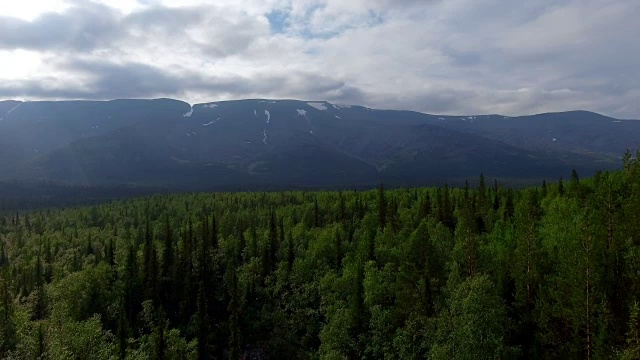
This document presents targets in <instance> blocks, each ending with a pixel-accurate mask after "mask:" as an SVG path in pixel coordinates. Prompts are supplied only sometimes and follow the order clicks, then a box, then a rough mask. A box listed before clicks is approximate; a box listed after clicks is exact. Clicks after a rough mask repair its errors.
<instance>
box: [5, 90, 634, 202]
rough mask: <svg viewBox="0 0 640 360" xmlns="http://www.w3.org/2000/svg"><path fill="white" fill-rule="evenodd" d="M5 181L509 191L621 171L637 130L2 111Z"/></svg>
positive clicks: (283, 106)
mask: <svg viewBox="0 0 640 360" xmlns="http://www.w3.org/2000/svg"><path fill="white" fill-rule="evenodd" d="M0 118H2V120H1V121H0V151H1V153H0V171H1V174H2V175H0V178H3V179H28V180H32V181H55V182H63V183H69V184H83V185H119V184H131V185H142V186H161V187H165V188H173V189H209V188H223V187H224V188H237V189H245V188H256V189H259V188H265V189H266V188H305V187H361V186H363V187H366V186H372V185H375V184H377V183H379V182H380V181H385V182H387V183H390V184H391V185H393V184H396V185H405V184H407V185H425V184H433V183H443V182H450V183H456V182H458V183H460V182H463V181H464V179H466V178H476V177H477V176H478V174H480V173H484V174H485V175H486V176H490V177H497V178H500V179H504V180H506V181H524V182H527V181H538V180H540V179H543V178H554V179H555V178H558V177H560V176H566V175H567V174H568V173H569V171H570V170H571V169H572V168H577V169H578V170H579V172H581V173H585V174H589V173H592V172H593V171H594V170H596V169H611V168H616V167H618V164H619V159H620V156H621V154H622V152H623V151H624V150H625V149H626V148H632V149H635V148H640V122H635V121H625V120H617V119H612V118H608V117H605V116H602V115H598V114H593V113H588V112H567V113H554V114H540V115H534V116H523V117H513V118H510V117H505V116H499V115H483V116H438V115H427V114H422V113H416V112H411V111H384V110H374V109H370V108H366V107H361V106H345V105H337V104H331V103H328V102H322V101H318V102H304V101H297V100H278V101H274V100H261V99H255V100H238V101H224V102H214V103H207V104H197V105H193V106H190V105H189V104H187V103H184V102H181V101H177V100H171V99H157V100H114V101H63V102H24V103H21V102H0Z"/></svg>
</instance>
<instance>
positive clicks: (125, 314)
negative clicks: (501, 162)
mask: <svg viewBox="0 0 640 360" xmlns="http://www.w3.org/2000/svg"><path fill="white" fill-rule="evenodd" d="M623 160H624V169H623V170H622V171H619V172H614V173H603V172H600V173H597V174H596V175H595V176H594V177H592V178H589V179H579V177H578V174H576V173H575V172H574V173H573V174H572V175H571V177H570V178H567V179H565V180H564V181H563V180H562V179H560V180H559V181H558V180H557V179H556V180H553V181H549V182H548V183H543V184H541V185H540V186H537V187H531V188H525V189H518V190H512V189H509V188H506V187H504V186H502V185H501V184H500V183H498V182H495V181H492V180H486V179H484V178H483V177H482V176H481V177H480V178H479V179H478V180H476V179H474V181H473V184H474V185H473V186H472V187H469V186H467V187H464V188H448V187H447V186H444V187H439V188H419V189H413V188H411V189H409V188H405V189H385V188H384V186H382V185H381V186H380V188H379V189H377V190H372V191H366V192H356V191H343V192H329V191H325V192H322V191H320V192H303V191H298V192H269V193H198V194H178V195H155V196H150V197H145V198H138V199H134V200H119V201H115V202H111V203H105V204H102V205H95V206H91V207H78V208H66V209H62V208H60V209H49V210H39V211H34V212H18V213H15V212H12V213H10V214H5V216H3V217H2V218H1V219H0V319H1V320H0V358H3V359H4V358H6V359H216V358H217V359H241V358H251V359H254V358H256V359H295V358H307V359H310V358H311V359H320V358H322V359H356V358H357V359H382V358H388V359H426V358H430V359H520V358H563V359H583V358H593V359H601V358H619V359H638V358H640V305H639V304H638V299H640V160H639V159H638V156H635V157H634V156H632V155H631V154H630V153H627V154H626V155H625V156H624V159H623Z"/></svg>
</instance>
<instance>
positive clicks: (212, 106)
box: [204, 103, 218, 109]
mask: <svg viewBox="0 0 640 360" xmlns="http://www.w3.org/2000/svg"><path fill="white" fill-rule="evenodd" d="M217 106H218V105H217V104H213V103H211V104H206V105H205V106H204V108H205V109H206V108H209V109H213V108H214V107H217Z"/></svg>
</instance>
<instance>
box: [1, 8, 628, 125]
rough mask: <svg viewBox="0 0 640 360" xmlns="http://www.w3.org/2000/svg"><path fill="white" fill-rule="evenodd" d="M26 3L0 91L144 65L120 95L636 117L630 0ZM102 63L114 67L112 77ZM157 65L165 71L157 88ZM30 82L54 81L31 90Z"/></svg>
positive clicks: (9, 21)
mask: <svg viewBox="0 0 640 360" xmlns="http://www.w3.org/2000/svg"><path fill="white" fill-rule="evenodd" d="M7 3H8V2H7ZM26 3H29V2H26ZM32 3H33V4H36V3H37V4H39V5H42V6H41V7H38V6H33V7H27V6H26V5H25V6H21V5H16V7H15V8H11V7H9V6H8V5H0V29H3V28H8V29H20V31H14V32H12V35H11V36H10V37H4V38H0V84H2V83H3V82H4V84H3V85H0V87H1V88H2V89H0V90H2V94H12V92H11V88H10V87H9V85H7V84H8V81H9V80H10V81H11V83H10V84H11V86H15V87H17V88H20V89H21V90H20V91H16V92H14V94H15V95H14V96H15V97H32V98H39V97H43V96H46V97H53V96H55V91H54V90H56V89H59V90H61V91H60V95H59V96H57V97H65V96H67V95H69V94H80V95H82V94H84V96H87V97H97V98H100V97H105V96H116V95H117V94H118V89H103V88H101V86H108V85H109V84H111V85H114V84H119V85H120V86H124V85H125V83H126V78H127V77H126V76H123V75H122V74H128V76H132V75H135V74H134V73H132V72H131V70H134V69H138V71H142V72H143V73H142V74H140V75H139V76H137V77H136V81H137V82H138V83H137V86H136V87H134V88H133V89H127V91H126V92H125V91H124V90H123V91H122V93H123V94H126V95H127V96H129V95H132V96H134V95H135V96H137V97H147V96H156V95H159V94H160V95H163V96H173V97H177V98H181V99H184V100H187V101H191V102H208V101H212V100H220V99H229V98H242V97H274V98H305V99H313V100H322V99H327V100H333V101H336V102H341V103H348V102H358V103H360V104H363V105H367V106H371V107H381V108H407V109H413V110H418V111H425V112H436V113H456V114H462V113H468V114H477V113H503V114H506V115H515V114H523V113H532V112H542V111H559V110H572V109H585V110H593V111H599V112H603V113H606V114H608V115H615V116H620V117H634V118H640V105H637V104H639V103H640V101H639V100H640V97H639V94H640V73H638V71H637V67H638V65H637V64H639V63H640V45H639V42H638V41H637V40H636V39H635V37H636V34H637V33H639V32H640V25H639V23H638V22H637V20H636V19H637V18H638V17H640V3H639V2H638V1H637V0H563V1H557V0H539V1H534V2H514V1H511V0H487V1H482V2H478V1H474V0H447V1H444V0H353V1H344V0H299V1H298V0H266V1H260V0H246V1H241V2H240V1H237V0H211V1H203V0H102V1H101V2H89V1H88V0H85V1H83V0H69V1H42V2H36V1H34V2H32ZM98 3H101V4H103V5H104V6H107V8H100V7H99V5H97V4H98ZM70 6H71V7H70ZM81 8H82V9H84V10H83V11H80V9H81ZM29 9H32V10H31V12H30V11H29ZM88 9H93V10H91V11H90V10H88ZM51 12H54V13H56V14H57V16H58V17H51V16H49V15H50V13H51ZM93 14H100V17H95V19H94V18H92V17H91V16H97V15H93ZM274 14H276V15H278V16H274ZM43 15H44V16H43ZM107 15H108V16H107ZM1 16H4V17H1ZM14 18H15V19H14ZM17 19H21V21H22V22H19V21H18V20H17ZM51 19H53V20H55V21H53V20H51ZM61 19H62V20H61ZM87 19H91V20H87ZM270 19H271V21H272V22H273V23H271V24H270V22H269V21H270ZM25 20H26V21H27V22H24V21H25ZM98 25H99V26H98ZM61 27H64V31H62V30H61V29H60V28H61ZM56 31H57V32H56ZM29 34H41V36H33V35H31V36H30V37H29V36H26V35H29ZM43 39H46V41H43ZM105 61H106V63H105ZM90 63H95V64H97V65H96V66H88V65H86V64H90ZM79 64H84V65H83V66H82V67H81V68H78V67H74V66H73V65H76V66H78V65H79ZM127 69H129V70H127ZM110 71H117V73H118V74H119V75H118V76H120V77H119V78H118V81H115V82H114V81H112V82H109V81H107V80H108V79H109V76H110V73H109V72H110ZM152 74H162V75H164V78H163V79H162V81H160V80H159V81H158V83H157V84H155V88H154V83H153V81H152V79H153V76H151V75H152ZM156 77H157V76H156ZM39 82H40V83H41V84H46V87H47V89H53V90H51V91H38V92H34V94H33V95H31V96H29V91H28V89H29V88H30V87H32V86H34V84H38V83H39ZM173 82H175V83H173ZM65 84H72V86H74V87H77V88H78V89H85V90H87V89H89V90H93V91H94V93H93V94H92V93H90V92H82V91H78V89H71V88H67V89H65V86H66V87H69V86H70V85H65ZM41 87H42V86H41ZM41 87H40V88H39V90H42V89H41ZM62 90H64V91H62ZM136 91H137V92H136ZM92 95H93V96H92Z"/></svg>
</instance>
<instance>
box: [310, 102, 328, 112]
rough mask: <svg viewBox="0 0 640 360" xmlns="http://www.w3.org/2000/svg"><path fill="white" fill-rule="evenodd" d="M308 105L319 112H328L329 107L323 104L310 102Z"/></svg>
mask: <svg viewBox="0 0 640 360" xmlns="http://www.w3.org/2000/svg"><path fill="white" fill-rule="evenodd" d="M307 105H309V106H311V107H313V108H316V109H318V110H327V105H326V104H325V103H323V102H308V103H307Z"/></svg>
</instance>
